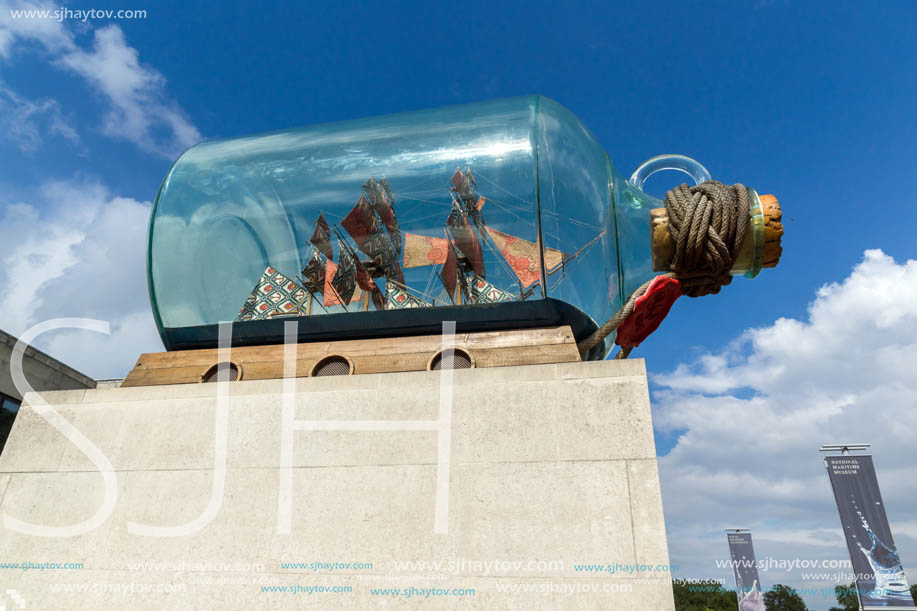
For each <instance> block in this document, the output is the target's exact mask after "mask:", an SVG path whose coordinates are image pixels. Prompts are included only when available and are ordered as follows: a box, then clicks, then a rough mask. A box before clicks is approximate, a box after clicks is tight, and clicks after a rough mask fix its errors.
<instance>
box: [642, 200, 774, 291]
mask: <svg viewBox="0 0 917 611" xmlns="http://www.w3.org/2000/svg"><path fill="white" fill-rule="evenodd" d="M758 199H760V201H761V210H762V213H763V217H764V257H763V260H762V262H761V267H777V264H778V263H780V255H781V254H782V253H783V248H782V247H781V245H780V241H781V239H782V238H783V223H782V218H783V217H782V214H783V213H782V211H781V210H780V202H779V201H777V198H776V197H774V196H773V195H761V196H759V197H758ZM751 225H752V223H751V219H749V229H751ZM749 237H750V236H749ZM752 242H753V240H751V239H747V238H746V240H745V244H743V247H742V250H743V251H745V250H746V249H750V248H751V243H752ZM650 243H651V245H652V256H653V271H657V272H661V271H668V270H669V265H670V263H671V262H672V257H673V256H674V255H675V242H674V241H673V240H672V236H671V234H669V213H668V211H667V210H666V209H665V208H654V209H652V210H650ZM745 258H747V257H746V256H745V253H740V254H739V257H738V259H737V263H738V260H742V259H745ZM738 273H744V271H740V272H738Z"/></svg>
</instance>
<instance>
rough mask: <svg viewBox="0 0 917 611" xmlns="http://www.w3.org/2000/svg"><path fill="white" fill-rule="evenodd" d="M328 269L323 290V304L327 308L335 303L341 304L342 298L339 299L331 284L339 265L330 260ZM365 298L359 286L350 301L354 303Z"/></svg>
mask: <svg viewBox="0 0 917 611" xmlns="http://www.w3.org/2000/svg"><path fill="white" fill-rule="evenodd" d="M326 266H327V270H326V272H325V290H324V291H323V292H322V305H323V306H325V307H326V308H327V307H329V306H333V305H340V304H341V300H340V299H338V296H337V294H336V293H335V292H334V291H335V289H334V287H333V285H332V284H331V281H332V279H333V278H334V276H335V275H336V274H337V270H338V266H337V265H336V264H335V263H334V262H332V261H328V262H327V263H326ZM361 299H363V291H362V290H361V289H360V287H359V286H357V287H356V288H355V289H354V292H353V295H352V296H351V298H350V300H349V301H348V303H354V302H357V301H360V300H361Z"/></svg>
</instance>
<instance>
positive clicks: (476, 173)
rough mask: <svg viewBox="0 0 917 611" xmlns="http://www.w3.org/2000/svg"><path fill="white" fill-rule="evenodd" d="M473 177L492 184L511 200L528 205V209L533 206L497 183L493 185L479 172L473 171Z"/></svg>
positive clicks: (491, 182)
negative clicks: (511, 198)
mask: <svg viewBox="0 0 917 611" xmlns="http://www.w3.org/2000/svg"><path fill="white" fill-rule="evenodd" d="M475 176H476V177H478V178H483V179H484V180H486V181H487V182H489V183H490V184H492V185H493V186H495V187H496V188H498V189H500V190H501V191H503V192H504V193H506V194H507V195H509V196H510V197H513V198H515V199H518V200H519V201H520V202H524V203H526V204H528V205H529V206H530V207H531V206H534V205H535V204H534V203H533V202H530V201H528V200H525V199H522V198H521V197H519V196H518V195H516V194H515V193H513V192H512V191H508V190H507V189H504V188H503V187H501V186H500V185H498V184H497V183H495V182H494V181H492V180H491V179H489V178H487V177H486V176H484V175H483V174H481V173H480V171H478V170H475Z"/></svg>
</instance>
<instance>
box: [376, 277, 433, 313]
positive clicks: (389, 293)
mask: <svg viewBox="0 0 917 611" xmlns="http://www.w3.org/2000/svg"><path fill="white" fill-rule="evenodd" d="M385 297H386V303H385V307H386V309H388V310H404V309H408V308H427V307H430V304H429V303H427V302H426V301H424V300H423V299H420V298H418V297H415V296H414V295H412V294H410V293H409V292H407V291H406V290H404V289H403V288H401V287H399V286H396V285H395V284H394V283H392V282H389V283H387V284H386V285H385Z"/></svg>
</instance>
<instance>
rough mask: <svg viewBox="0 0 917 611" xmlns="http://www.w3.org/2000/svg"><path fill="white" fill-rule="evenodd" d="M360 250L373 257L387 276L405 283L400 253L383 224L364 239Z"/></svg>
mask: <svg viewBox="0 0 917 611" xmlns="http://www.w3.org/2000/svg"><path fill="white" fill-rule="evenodd" d="M360 250H362V251H363V252H365V253H366V254H367V255H368V256H369V258H370V259H372V261H373V263H375V264H376V267H378V268H379V269H380V270H382V272H383V273H384V274H385V277H386V278H391V279H393V280H397V281H398V282H399V283H401V284H404V276H403V274H402V271H401V266H400V265H399V264H398V255H397V253H395V251H394V249H393V248H392V242H391V240H389V238H388V236H387V235H385V229H383V228H382V226H381V225H380V226H377V227H376V229H375V230H374V231H373V232H372V233H371V234H369V236H368V237H367V238H366V239H365V240H364V241H363V244H362V245H361V246H360Z"/></svg>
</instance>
